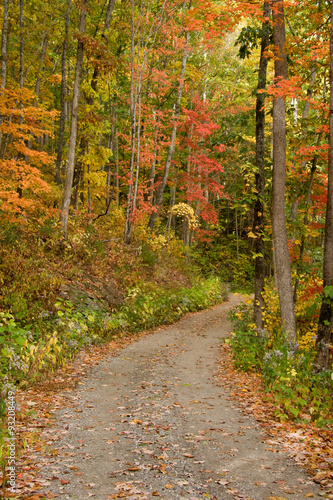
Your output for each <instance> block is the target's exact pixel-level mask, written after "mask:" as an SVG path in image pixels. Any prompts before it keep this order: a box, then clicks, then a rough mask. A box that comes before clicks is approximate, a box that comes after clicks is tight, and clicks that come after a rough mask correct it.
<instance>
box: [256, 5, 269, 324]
mask: <svg viewBox="0 0 333 500" xmlns="http://www.w3.org/2000/svg"><path fill="white" fill-rule="evenodd" d="M269 18H270V6H269V1H265V2H264V22H263V25H262V39H261V53H260V63H259V74H258V87H257V90H258V91H259V90H262V89H265V88H266V77H267V57H266V50H267V47H268V45H269ZM256 166H257V172H256V200H255V203H254V214H253V233H254V234H255V235H256V240H255V254H256V257H255V261H254V322H255V325H256V327H257V328H258V329H260V330H262V329H263V328H264V322H263V317H262V312H263V309H264V307H265V301H264V299H263V296H262V292H263V290H264V286H265V274H266V264H265V244H264V239H263V231H264V195H265V94H263V93H260V92H257V102H256Z"/></svg>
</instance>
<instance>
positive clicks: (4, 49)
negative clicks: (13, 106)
mask: <svg viewBox="0 0 333 500" xmlns="http://www.w3.org/2000/svg"><path fill="white" fill-rule="evenodd" d="M8 7H9V0H3V22H2V36H1V88H2V89H4V88H5V87H6V77H7V58H8Z"/></svg>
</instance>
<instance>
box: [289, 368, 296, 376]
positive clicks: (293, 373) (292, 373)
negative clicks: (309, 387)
mask: <svg viewBox="0 0 333 500" xmlns="http://www.w3.org/2000/svg"><path fill="white" fill-rule="evenodd" d="M290 375H291V376H292V377H296V375H297V371H296V370H295V368H292V369H291V371H290Z"/></svg>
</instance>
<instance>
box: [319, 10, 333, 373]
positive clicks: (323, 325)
mask: <svg viewBox="0 0 333 500" xmlns="http://www.w3.org/2000/svg"><path fill="white" fill-rule="evenodd" d="M332 16H333V3H332V4H331V38H330V114H329V121H330V132H329V146H330V149H329V155H328V186H327V189H328V191H327V207H326V224H325V242H324V268H323V276H324V290H323V298H322V303H321V309H320V315H319V321H318V332H317V340H316V361H315V370H316V371H318V372H319V371H321V370H325V369H327V368H328V363H329V355H330V349H329V347H330V341H331V339H332V327H333V21H332V19H333V18H332Z"/></svg>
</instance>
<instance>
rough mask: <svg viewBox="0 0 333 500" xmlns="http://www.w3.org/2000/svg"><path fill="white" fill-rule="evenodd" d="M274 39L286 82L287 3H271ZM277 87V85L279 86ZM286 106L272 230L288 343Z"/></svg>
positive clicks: (276, 140)
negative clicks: (285, 9)
mask: <svg viewBox="0 0 333 500" xmlns="http://www.w3.org/2000/svg"><path fill="white" fill-rule="evenodd" d="M272 11H273V37H274V46H275V51H276V53H275V62H274V66H275V78H276V79H277V82H278V80H279V79H280V80H282V79H286V78H287V77H288V76H287V57H286V53H285V21H284V4H283V1H281V0H273V1H272ZM277 85H278V83H277ZM285 108H286V106H285V98H284V96H278V97H275V98H274V101H273V182H272V229H273V246H274V248H273V251H274V256H275V258H274V262H275V272H276V279H277V287H278V294H279V303H280V311H281V321H282V328H283V330H284V332H285V335H286V339H287V340H288V342H290V343H293V342H295V340H296V321H295V313H294V300H293V288H292V281H291V268H290V257H289V250H288V236H287V228H286V213H285V180H286V116H285V113H286V109H285Z"/></svg>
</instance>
